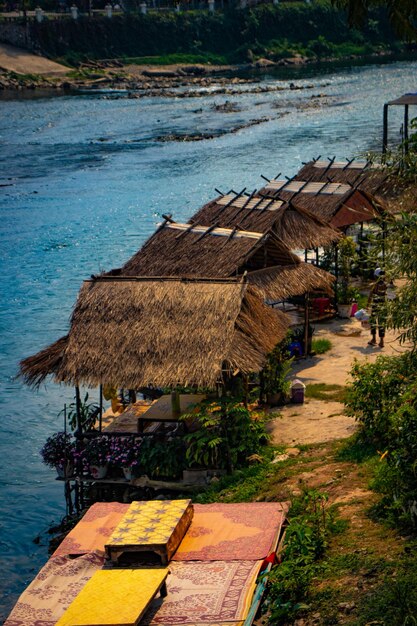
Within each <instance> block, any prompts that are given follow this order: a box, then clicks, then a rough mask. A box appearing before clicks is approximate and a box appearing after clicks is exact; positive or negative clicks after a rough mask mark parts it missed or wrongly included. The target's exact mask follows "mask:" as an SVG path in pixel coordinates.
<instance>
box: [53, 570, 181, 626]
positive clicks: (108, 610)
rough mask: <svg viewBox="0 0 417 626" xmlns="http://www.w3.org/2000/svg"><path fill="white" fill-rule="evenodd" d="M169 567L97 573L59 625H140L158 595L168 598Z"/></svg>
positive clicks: (71, 605) (57, 625)
mask: <svg viewBox="0 0 417 626" xmlns="http://www.w3.org/2000/svg"><path fill="white" fill-rule="evenodd" d="M168 573H169V571H168V569H167V568H160V569H114V570H101V571H98V572H96V573H95V574H94V575H93V577H92V578H91V579H90V580H89V581H88V582H87V584H86V585H85V587H84V588H83V589H82V590H81V592H80V593H79V594H78V596H77V597H76V598H75V600H74V601H73V602H72V604H70V606H69V607H68V609H67V610H66V611H65V613H64V615H63V616H62V617H61V619H60V620H59V621H58V622H57V624H56V626H136V624H138V623H139V622H140V620H141V619H142V617H143V615H144V614H145V612H146V610H147V609H148V607H149V605H150V603H151V602H152V600H153V599H154V598H155V596H156V594H157V593H158V592H160V593H161V596H163V597H165V596H166V595H167V589H166V579H167V576H168Z"/></svg>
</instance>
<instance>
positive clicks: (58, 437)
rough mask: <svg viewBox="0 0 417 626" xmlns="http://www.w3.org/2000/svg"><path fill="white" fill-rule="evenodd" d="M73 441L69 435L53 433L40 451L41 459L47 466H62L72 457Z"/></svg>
mask: <svg viewBox="0 0 417 626" xmlns="http://www.w3.org/2000/svg"><path fill="white" fill-rule="evenodd" d="M74 450H75V442H74V440H73V438H72V436H71V435H69V434H67V433H64V432H58V433H54V434H53V435H51V436H50V437H48V439H47V440H46V442H45V445H44V446H43V448H42V449H41V451H40V453H41V456H42V460H43V462H44V463H45V465H47V466H48V467H64V466H65V464H66V463H67V462H68V461H72V460H73V458H74Z"/></svg>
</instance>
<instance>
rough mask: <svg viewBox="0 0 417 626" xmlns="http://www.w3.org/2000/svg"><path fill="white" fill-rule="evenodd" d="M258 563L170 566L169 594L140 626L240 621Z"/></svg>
mask: <svg viewBox="0 0 417 626" xmlns="http://www.w3.org/2000/svg"><path fill="white" fill-rule="evenodd" d="M261 564H262V563H261V562H260V561H257V562H254V561H238V562H237V561H228V562H225V561H212V562H211V563H171V564H170V566H169V569H170V571H171V575H170V576H168V579H167V588H168V595H167V597H166V598H164V599H163V601H162V602H161V600H160V599H156V600H154V601H153V603H152V604H151V607H150V608H149V610H148V611H147V613H146V614H145V616H144V617H143V620H142V621H141V626H142V625H147V626H150V625H152V626H156V625H159V624H189V625H191V624H204V626H207V625H208V624H223V623H225V622H233V623H236V622H238V623H239V622H243V621H244V620H245V618H246V616H247V614H248V612H249V608H250V605H251V602H252V598H253V594H254V591H255V587H256V578H257V576H258V573H259V569H260V567H261Z"/></svg>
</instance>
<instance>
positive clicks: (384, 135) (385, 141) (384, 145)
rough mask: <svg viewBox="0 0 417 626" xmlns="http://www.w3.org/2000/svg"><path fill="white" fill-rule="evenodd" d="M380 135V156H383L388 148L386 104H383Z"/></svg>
mask: <svg viewBox="0 0 417 626" xmlns="http://www.w3.org/2000/svg"><path fill="white" fill-rule="evenodd" d="M382 123H383V133H382V154H385V153H386V151H387V147H388V104H384V114H383V122H382Z"/></svg>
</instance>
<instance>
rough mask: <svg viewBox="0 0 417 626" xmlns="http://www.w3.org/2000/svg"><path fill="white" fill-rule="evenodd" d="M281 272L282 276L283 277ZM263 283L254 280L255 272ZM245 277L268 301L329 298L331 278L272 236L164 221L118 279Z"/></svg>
mask: <svg viewBox="0 0 417 626" xmlns="http://www.w3.org/2000/svg"><path fill="white" fill-rule="evenodd" d="M283 269H286V270H287V271H286V272H283ZM259 270H262V271H263V274H262V276H264V277H265V276H266V274H268V272H270V274H269V278H268V279H266V278H264V280H262V281H259V280H258V278H256V280H255V278H252V277H255V276H256V277H257V276H258V274H257V271H259ZM245 272H246V273H247V280H248V282H250V283H252V282H254V283H255V284H256V285H257V286H258V287H259V288H260V289H261V290H262V291H263V293H264V297H265V299H267V300H269V301H275V302H276V301H280V300H284V299H286V298H288V297H291V296H300V295H303V294H305V293H307V292H310V291H316V290H319V291H323V292H326V293H332V285H333V281H334V277H333V276H332V275H331V274H328V273H327V272H325V271H323V270H321V269H319V268H318V267H315V266H313V265H310V264H307V263H303V262H302V261H301V259H300V258H299V257H298V256H297V255H296V254H294V253H293V252H291V251H290V250H289V249H288V248H287V247H286V246H284V245H283V244H282V242H281V241H280V240H279V239H278V238H277V237H276V235H275V234H274V232H269V233H266V234H262V233H255V232H251V231H241V230H238V229H236V228H220V227H212V226H210V227H208V226H199V225H198V226H197V225H195V226H194V225H193V224H177V223H176V222H172V221H171V222H165V223H164V224H163V225H162V226H161V227H160V229H159V230H158V231H157V232H156V233H155V234H154V235H152V237H151V238H150V239H149V240H148V241H147V242H146V243H145V245H144V246H143V248H141V250H139V251H138V252H137V253H136V254H135V255H134V256H133V257H132V258H131V259H130V260H129V261H128V262H127V263H126V264H125V265H124V266H123V267H122V268H121V269H120V270H113V271H112V272H111V274H112V275H113V276H114V275H118V276H178V277H180V276H182V277H184V276H201V275H202V274H203V273H205V275H206V276H209V277H217V278H219V277H225V278H227V277H233V276H236V275H242V274H244V273H245Z"/></svg>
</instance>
